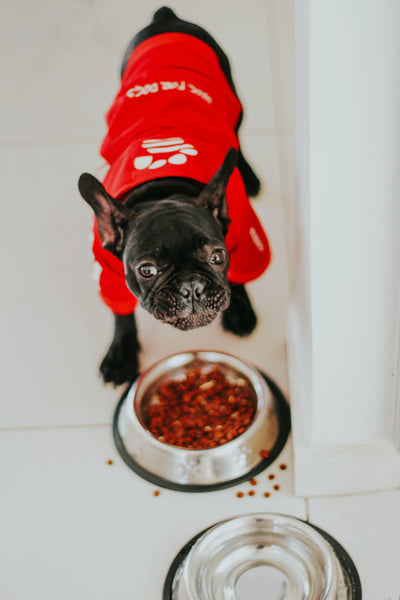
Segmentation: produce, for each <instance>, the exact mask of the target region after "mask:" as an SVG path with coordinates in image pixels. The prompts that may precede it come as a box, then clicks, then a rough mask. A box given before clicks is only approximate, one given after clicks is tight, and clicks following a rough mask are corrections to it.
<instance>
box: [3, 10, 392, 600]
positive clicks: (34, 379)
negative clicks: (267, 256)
mask: <svg viewBox="0 0 400 600" xmlns="http://www.w3.org/2000/svg"><path fill="white" fill-rule="evenodd" d="M170 4H171V6H172V7H174V8H175V9H176V10H177V12H178V13H179V14H180V15H181V16H182V17H183V18H186V19H189V20H193V21H196V22H198V23H199V24H201V25H203V26H205V27H206V28H207V29H209V31H210V32H211V33H212V34H213V35H214V36H215V37H216V38H217V39H218V40H219V41H220V43H221V45H222V46H223V47H224V48H225V49H226V50H227V52H228V54H229V56H230V57H231V61H232V65H233V71H234V76H235V79H236V82H237V86H238V90H239V93H240V96H241V98H242V101H243V104H244V106H245V109H246V111H247V112H246V117H245V120H244V125H243V128H242V144H243V147H244V149H245V152H246V154H247V156H248V158H249V160H250V162H252V163H253V164H254V166H255V168H256V169H257V171H258V172H259V173H260V175H261V177H262V181H263V194H262V196H261V197H260V199H259V200H257V201H256V203H255V206H256V209H257V210H258V212H259V214H260V216H261V218H262V220H263V222H264V224H265V227H266V229H267V231H268V234H269V236H270V239H271V244H272V247H273V251H274V260H273V263H272V266H271V268H270V269H269V270H268V272H267V273H266V275H265V276H264V277H263V278H262V279H260V280H259V281H257V282H255V283H254V284H252V285H251V286H249V289H250V293H251V295H252V297H253V299H254V304H255V307H256V309H257V311H258V313H259V315H260V324H259V328H258V330H257V332H256V333H255V334H254V335H253V336H252V337H251V338H250V339H248V340H245V341H240V342H238V341H237V340H236V339H234V338H233V337H232V336H229V335H227V334H223V333H222V332H221V330H220V329H219V327H218V324H213V325H211V326H209V327H208V328H206V329H201V330H198V331H195V332H192V333H190V334H187V333H180V332H177V331H175V330H173V329H171V328H170V327H169V326H163V325H161V324H159V323H157V322H155V321H154V320H153V319H151V318H150V317H149V316H147V315H146V314H144V313H143V312H142V311H140V312H139V319H140V331H141V338H142V341H143V355H142V364H143V366H147V365H149V364H151V363H152V362H153V361H154V360H156V359H157V358H160V357H163V356H165V355H166V354H169V353H171V352H174V351H178V350H181V349H186V348H196V347H208V348H216V349H220V350H228V351H230V352H233V353H234V354H237V355H238V356H241V357H243V358H245V359H247V360H249V361H252V362H253V363H254V364H256V365H257V366H259V367H261V368H263V369H264V370H265V371H266V372H268V373H269V374H270V375H271V376H272V377H273V378H274V379H275V380H276V382H277V383H278V384H279V385H280V387H281V388H282V389H283V391H284V392H285V393H288V389H287V378H286V356H285V306H286V300H287V295H288V291H287V281H286V279H287V278H286V273H287V269H286V247H285V241H284V240H285V234H284V222H283V220H284V215H285V206H287V205H288V203H290V202H291V201H293V192H292V188H293V179H294V173H293V161H292V160H291V153H292V148H293V135H294V107H293V65H294V57H293V6H292V0H249V1H248V2H247V3H246V4H245V5H244V3H243V2H241V0H217V1H216V0H203V1H202V2H201V5H200V4H199V3H198V2H194V1H193V0H191V1H189V0H176V1H174V2H171V3H170ZM158 6H159V3H158V2H156V1H155V0H148V1H147V2H139V0H117V1H116V2H112V3H111V2H107V1H106V0H92V1H90V2H89V1H86V2H85V1H83V0H69V1H67V0H58V1H57V2H54V1H53V0H37V1H36V2H29V1H28V0H19V1H18V2H15V1H13V0H3V2H2V3H1V5H0V51H1V54H0V55H1V57H2V58H1V61H0V80H1V81H2V84H3V85H2V94H1V104H2V115H3V118H2V119H1V121H0V165H1V185H2V206H3V213H4V214H3V218H2V219H1V220H0V227H1V240H2V243H3V249H2V252H1V253H0V262H1V273H2V294H1V300H0V302H1V310H0V323H1V332H2V336H1V338H2V341H3V343H2V348H1V365H2V377H1V380H0V410H1V412H0V445H1V452H0V469H1V472H0V481H1V494H0V600H54V599H57V600H67V599H68V600H69V599H70V598H76V600H86V599H87V598H96V599H97V600H110V599H111V598H116V597H118V598H119V599H120V600H124V599H125V598H126V599H127V600H128V599H130V600H132V599H133V600H157V599H159V598H161V589H162V584H163V579H164V576H165V573H166V571H167V569H168V566H169V564H170V561H171V560H172V557H173V556H174V555H175V553H176V552H177V550H178V549H179V548H180V547H181V546H182V545H183V544H184V543H185V542H186V541H187V540H188V539H189V538H190V537H192V536H193V535H194V534H195V533H196V532H197V531H199V530H201V529H202V528H204V527H205V526H207V525H209V524H211V523H213V522H215V521H217V520H218V519H220V518H223V517H227V516H230V515H233V514H238V513H243V512H249V511H252V512H253V511H258V510H266V511H273V512H282V513H286V514H291V515H295V516H299V517H301V518H309V519H310V521H311V522H313V523H315V524H317V525H320V526H321V527H323V528H325V529H326V530H327V531H329V532H330V533H331V534H332V535H334V536H335V537H336V538H337V539H338V540H339V541H340V542H342V543H343V545H344V546H345V547H346V548H347V550H348V551H349V552H350V553H351V554H352V556H353V557H354V560H355V562H356V565H357V567H358V569H359V572H360V575H361V579H362V585H363V590H364V598H365V599H366V600H389V599H390V600H398V598H399V597H400V572H399V569H398V565H399V561H400V547H399V539H400V516H399V514H400V513H399V509H398V507H399V500H400V498H399V492H390V493H389V492H387V493H377V494H365V495H360V496H348V497H333V498H315V499H304V498H296V497H294V495H293V489H292V477H291V476H292V471H291V468H290V466H291V444H290V442H289V443H288V445H287V447H286V448H285V450H284V452H283V455H282V457H281V458H280V460H279V461H278V462H281V461H282V462H287V463H288V464H289V469H288V471H285V472H281V471H279V469H278V468H277V464H274V465H272V466H271V467H270V469H269V470H268V473H270V472H273V473H275V474H276V476H277V481H279V483H280V485H281V490H280V491H279V492H273V493H272V495H271V497H270V498H269V499H265V498H263V496H262V494H261V491H262V490H264V489H265V490H267V489H269V490H270V489H271V482H270V481H269V480H268V478H267V474H265V473H264V474H262V475H261V476H260V477H259V478H258V479H259V483H258V487H257V488H256V490H257V493H256V495H255V496H254V497H253V498H250V497H248V496H245V497H244V498H243V499H238V498H237V497H236V492H237V491H238V489H242V490H243V491H245V492H246V491H248V489H249V487H250V486H249V485H248V484H245V485H242V486H239V488H233V489H230V490H224V491H221V492H214V493H207V494H197V495H195V494H183V493H178V492H172V491H167V490H162V493H161V495H160V496H159V497H157V498H156V497H154V496H153V490H154V486H152V485H151V484H149V483H147V482H145V481H143V480H141V479H140V478H139V477H137V476H136V475H134V474H133V473H132V472H131V471H130V470H129V469H128V468H127V467H126V466H125V464H124V463H123V462H122V461H121V459H120V458H119V456H118V454H117V452H116V450H115V447H114V445H113V441H112V435H111V429H110V422H111V419H112V415H113V412H114V408H115V406H116V403H117V401H118V399H119V392H118V391H115V390H113V389H108V388H104V387H103V386H102V385H101V383H100V380H99V379H98V377H97V373H96V370H97V364H98V362H99V360H100V358H101V356H102V353H103V351H104V349H105V347H106V345H107V343H108V341H109V338H110V336H111V327H112V317H111V315H110V314H109V313H108V312H107V310H106V309H105V308H104V307H103V306H102V305H101V303H100V301H99V300H98V298H97V296H96V291H95V288H94V284H92V282H91V274H90V271H91V259H90V252H89V230H90V220H91V215H90V214H89V211H88V208H87V206H86V205H85V204H84V203H83V201H82V200H81V199H80V197H79V194H78V192H77V187H76V182H77V178H78V176H79V174H80V172H81V171H83V170H85V171H86V170H87V171H91V172H93V173H100V168H101V164H102V163H101V160H100V159H99V158H98V154H97V152H98V147H99V144H100V141H101V137H102V135H103V132H104V125H103V120H102V116H103V114H104V112H105V110H106V108H107V106H108V105H109V103H110V101H111V99H112V97H113V95H114V93H115V91H116V86H117V85H118V69H119V62H120V59H121V56H122V54H123V50H124V46H125V44H126V43H127V41H128V40H129V39H130V37H131V36H132V34H134V33H135V32H136V31H137V30H138V29H140V28H141V27H143V26H144V25H145V24H146V23H147V22H148V21H149V19H150V16H151V14H152V12H153V11H154V10H155V9H156V8H158ZM4 215H5V218H4ZM108 460H112V461H113V464H112V465H109V464H108V463H107V461H108Z"/></svg>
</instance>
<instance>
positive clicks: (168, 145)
mask: <svg viewBox="0 0 400 600" xmlns="http://www.w3.org/2000/svg"><path fill="white" fill-rule="evenodd" d="M142 148H143V149H144V150H146V152H147V154H144V155H143V156H137V157H136V158H135V159H134V161H133V166H134V167H135V169H138V170H139V171H143V170H144V169H159V168H160V167H163V166H164V165H166V164H167V163H169V164H170V165H183V164H185V162H186V161H187V159H188V156H196V155H197V154H198V152H197V150H196V148H195V147H194V146H193V145H192V144H187V143H186V142H185V140H184V139H183V138H180V137H172V138H164V139H152V140H143V142H142Z"/></svg>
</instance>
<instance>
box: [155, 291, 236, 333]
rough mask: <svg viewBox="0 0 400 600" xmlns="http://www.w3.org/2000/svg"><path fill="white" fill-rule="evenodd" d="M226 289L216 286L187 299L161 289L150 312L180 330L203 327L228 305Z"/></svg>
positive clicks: (228, 297)
mask: <svg viewBox="0 0 400 600" xmlns="http://www.w3.org/2000/svg"><path fill="white" fill-rule="evenodd" d="M229 302H230V294H229V291H228V290H227V289H224V288H218V289H215V290H213V292H212V293H209V294H207V295H206V294H202V295H201V297H200V298H190V299H189V300H188V299H187V298H185V297H182V296H181V295H180V294H177V293H176V292H173V291H172V290H168V289H163V290H161V291H160V292H159V293H158V294H157V296H156V297H155V298H154V305H153V309H152V311H151V312H152V313H153V315H154V317H155V318H156V319H158V320H159V321H162V322H163V323H169V324H170V325H172V326H173V327H176V328H177V329H180V330H182V331H188V330H190V329H195V328H197V327H204V326H205V325H208V324H209V323H211V322H212V321H213V320H214V319H215V317H216V316H217V315H218V313H219V312H220V311H222V310H226V309H227V308H228V306H229Z"/></svg>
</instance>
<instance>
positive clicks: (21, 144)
mask: <svg viewBox="0 0 400 600" xmlns="http://www.w3.org/2000/svg"><path fill="white" fill-rule="evenodd" d="M294 131H295V129H294V127H260V128H257V129H256V128H254V127H252V128H249V129H247V130H243V131H242V133H243V134H245V135H250V136H263V135H268V136H274V135H275V136H282V135H293V134H294ZM100 142H101V135H100V134H99V135H88V136H82V137H79V136H77V137H66V138H53V139H52V138H47V139H45V138H44V139H26V140H0V149H2V150H7V149H12V148H32V147H35V146H40V147H51V146H73V145H87V144H98V145H100Z"/></svg>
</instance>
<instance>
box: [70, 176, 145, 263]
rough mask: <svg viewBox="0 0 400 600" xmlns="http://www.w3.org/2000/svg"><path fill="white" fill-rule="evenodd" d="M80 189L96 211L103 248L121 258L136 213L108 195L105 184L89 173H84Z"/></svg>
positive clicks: (80, 178) (79, 184)
mask: <svg viewBox="0 0 400 600" xmlns="http://www.w3.org/2000/svg"><path fill="white" fill-rule="evenodd" d="M78 187H79V191H80V193H81V195H82V197H83V198H84V200H86V202H87V203H88V204H89V205H90V206H91V207H92V208H93V210H94V213H95V215H96V219H97V225H98V228H99V234H100V237H101V240H102V242H103V248H105V249H106V250H109V251H110V252H112V253H113V254H115V256H117V257H118V258H121V257H122V250H123V247H124V242H125V239H124V238H125V233H126V228H127V225H128V223H129V222H130V221H132V220H133V219H134V218H135V213H134V212H133V211H132V210H130V209H129V208H127V207H126V206H124V205H123V204H122V203H121V202H118V201H117V200H114V198H113V197H112V196H110V195H109V194H107V192H106V190H105V189H104V186H103V184H102V183H100V181H98V180H97V179H96V177H93V175H90V174H89V173H82V175H81V176H80V177H79V182H78Z"/></svg>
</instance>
